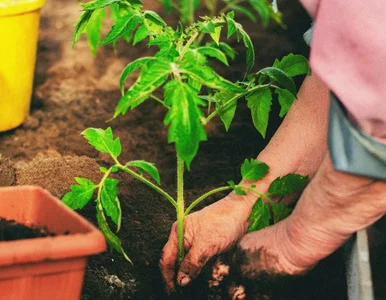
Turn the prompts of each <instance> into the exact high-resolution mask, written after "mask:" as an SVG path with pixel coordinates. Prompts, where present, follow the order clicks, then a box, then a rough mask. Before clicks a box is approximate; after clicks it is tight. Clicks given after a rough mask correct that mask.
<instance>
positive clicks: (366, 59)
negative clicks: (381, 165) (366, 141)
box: [301, 0, 386, 141]
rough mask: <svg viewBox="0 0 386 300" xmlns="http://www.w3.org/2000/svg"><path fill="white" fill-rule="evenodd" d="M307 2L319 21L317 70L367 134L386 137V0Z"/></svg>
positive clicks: (315, 35) (315, 43)
mask: <svg viewBox="0 0 386 300" xmlns="http://www.w3.org/2000/svg"><path fill="white" fill-rule="evenodd" d="M301 2H302V3H303V5H304V7H305V8H306V9H307V10H308V12H309V13H310V15H311V16H313V17H314V19H315V29H314V33H313V39H312V47H311V59H310V60H311V67H312V70H313V72H315V73H316V74H317V75H319V76H320V78H322V80H323V81H324V82H325V83H326V84H327V86H328V87H329V88H330V89H331V90H332V91H333V92H334V93H335V94H336V95H337V97H338V98H339V99H340V100H341V101H342V103H343V104H344V105H345V107H346V109H347V110H348V111H349V112H350V114H351V116H352V117H353V119H354V120H355V121H356V122H357V124H358V125H359V126H360V127H361V128H362V129H363V130H364V131H365V132H366V133H367V134H369V135H371V136H373V137H375V138H378V139H381V140H383V141H386V2H385V1H384V0H372V1H363V0H350V1H347V0H301Z"/></svg>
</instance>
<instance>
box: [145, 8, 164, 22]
mask: <svg viewBox="0 0 386 300" xmlns="http://www.w3.org/2000/svg"><path fill="white" fill-rule="evenodd" d="M143 14H144V16H145V18H146V19H148V20H150V21H152V22H153V23H155V24H157V25H162V26H166V23H165V21H164V20H163V19H162V18H161V17H160V15H159V14H157V13H155V12H154V11H151V10H144V11H143Z"/></svg>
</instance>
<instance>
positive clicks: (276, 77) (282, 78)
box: [257, 67, 296, 96]
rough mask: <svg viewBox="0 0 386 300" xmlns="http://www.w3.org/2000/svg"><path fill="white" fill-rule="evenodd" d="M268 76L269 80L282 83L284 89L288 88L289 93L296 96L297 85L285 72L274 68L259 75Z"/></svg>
mask: <svg viewBox="0 0 386 300" xmlns="http://www.w3.org/2000/svg"><path fill="white" fill-rule="evenodd" d="M260 74H262V75H266V76H268V77H269V78H271V79H272V80H273V81H277V82H278V83H280V84H281V85H282V86H283V87H284V88H286V89H287V90H288V91H289V92H291V93H292V94H293V95H294V96H296V85H295V82H294V81H293V80H292V78H290V77H288V75H287V74H286V73H284V71H282V70H280V69H278V68H274V67H268V68H264V69H262V70H260V71H259V72H258V73H257V75H260Z"/></svg>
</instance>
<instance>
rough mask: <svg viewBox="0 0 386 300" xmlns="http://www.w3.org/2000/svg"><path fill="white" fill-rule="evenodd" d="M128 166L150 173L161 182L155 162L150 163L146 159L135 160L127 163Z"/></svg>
mask: <svg viewBox="0 0 386 300" xmlns="http://www.w3.org/2000/svg"><path fill="white" fill-rule="evenodd" d="M126 166H127V167H136V168H138V170H139V171H140V172H141V173H143V172H146V173H148V174H149V175H150V176H151V177H152V178H153V179H154V180H155V181H156V182H157V183H158V184H159V185H160V184H161V179H160V176H159V173H158V169H157V168H156V166H155V165H154V164H153V163H149V162H147V161H144V160H133V161H130V162H128V163H127V164H126Z"/></svg>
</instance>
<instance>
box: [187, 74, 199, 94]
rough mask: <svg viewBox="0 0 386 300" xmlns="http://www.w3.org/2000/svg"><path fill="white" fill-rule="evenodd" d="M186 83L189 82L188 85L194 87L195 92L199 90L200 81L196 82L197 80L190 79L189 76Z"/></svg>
mask: <svg viewBox="0 0 386 300" xmlns="http://www.w3.org/2000/svg"><path fill="white" fill-rule="evenodd" d="M188 83H189V85H190V86H191V87H192V88H194V89H195V90H196V91H197V93H198V92H200V91H201V88H202V83H200V82H198V81H196V80H194V79H192V78H191V77H189V79H188Z"/></svg>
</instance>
